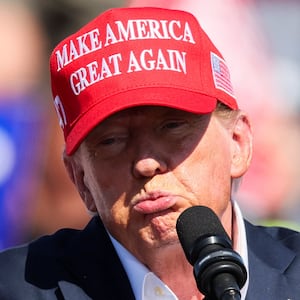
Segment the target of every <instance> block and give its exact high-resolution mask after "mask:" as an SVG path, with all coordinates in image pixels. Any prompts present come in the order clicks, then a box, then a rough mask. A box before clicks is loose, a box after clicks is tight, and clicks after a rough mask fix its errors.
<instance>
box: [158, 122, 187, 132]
mask: <svg viewBox="0 0 300 300" xmlns="http://www.w3.org/2000/svg"><path fill="white" fill-rule="evenodd" d="M185 124H186V122H185V121H182V120H170V121H166V122H164V124H163V125H162V129H166V130H171V129H180V128H182V127H183V126H184V125H185Z"/></svg>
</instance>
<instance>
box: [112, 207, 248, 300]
mask: <svg viewBox="0 0 300 300" xmlns="http://www.w3.org/2000/svg"><path fill="white" fill-rule="evenodd" d="M233 224H234V237H233V239H234V245H233V246H234V250H235V251H236V252H238V253H239V254H240V256H241V257H242V259H243V262H244V264H245V267H246V269H247V272H248V274H249V271H248V270H249V268H248V250H247V238H246V230H245V223H244V220H243V216H242V213H241V210H240V208H239V206H238V204H237V203H236V201H233ZM109 236H110V238H111V241H112V243H113V245H114V247H115V249H116V252H117V254H118V256H119V258H120V260H121V262H122V265H123V267H124V269H125V271H126V273H127V276H128V279H129V281H130V284H131V287H132V290H133V293H134V295H135V299H137V300H147V299H164V300H166V299H168V300H178V299H177V297H176V296H175V294H174V293H173V292H172V291H171V290H170V289H169V287H168V286H167V285H166V284H164V283H163V282H162V281H161V280H160V279H159V278H158V277H157V276H156V275H155V274H154V273H152V272H151V271H150V270H149V269H148V268H147V267H145V266H144V265H143V264H142V263H140V262H139V261H138V260H137V259H136V258H135V257H134V256H133V255H132V254H131V253H130V252H129V251H127V249H125V248H124V247H123V246H122V245H121V244H120V243H119V242H118V241H117V240H116V239H114V238H113V237H112V236H111V235H110V234H109ZM248 285H249V276H248V278H247V281H246V283H245V285H244V287H243V288H242V290H241V296H242V297H241V300H244V299H246V294H247V290H248Z"/></svg>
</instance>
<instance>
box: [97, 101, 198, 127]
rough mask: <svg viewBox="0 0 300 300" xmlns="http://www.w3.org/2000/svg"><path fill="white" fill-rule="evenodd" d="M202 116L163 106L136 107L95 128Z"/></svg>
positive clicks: (120, 112) (118, 113)
mask: <svg viewBox="0 0 300 300" xmlns="http://www.w3.org/2000/svg"><path fill="white" fill-rule="evenodd" d="M201 115H203V114H195V113H192V112H188V111H184V110H180V109H176V108H171V107H165V106H152V105H151V106H137V107H131V108H127V109H124V110H121V111H119V112H116V113H114V114H112V115H110V116H109V117H107V118H106V119H104V120H103V121H102V122H100V123H99V124H98V125H97V127H105V126H106V125H108V124H112V123H114V122H117V121H122V120H124V121H125V120H126V119H128V118H130V119H140V120H141V121H144V122H146V121H147V120H153V119H154V120H157V119H159V118H165V117H175V118H176V117H186V118H189V117H190V118H193V117H200V116H201Z"/></svg>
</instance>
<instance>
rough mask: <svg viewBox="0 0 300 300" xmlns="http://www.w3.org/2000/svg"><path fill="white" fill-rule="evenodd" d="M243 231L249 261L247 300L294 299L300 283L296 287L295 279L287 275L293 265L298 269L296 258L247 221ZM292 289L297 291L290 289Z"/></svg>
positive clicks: (276, 239) (299, 291) (299, 289)
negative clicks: (245, 235)
mask: <svg viewBox="0 0 300 300" xmlns="http://www.w3.org/2000/svg"><path fill="white" fill-rule="evenodd" d="M246 232H247V241H248V260H249V288H248V293H247V297H246V299H247V300H257V299H291V300H294V299H295V295H297V294H298V295H300V288H299V284H295V282H296V281H295V280H298V279H296V278H295V277H293V275H291V274H289V271H288V269H289V267H290V265H291V263H292V262H293V264H294V263H296V265H297V264H298V266H299V263H300V261H299V258H296V254H295V253H294V252H293V251H292V250H290V249H288V248H287V247H285V246H284V245H283V244H282V243H281V242H279V241H278V238H277V237H276V236H272V235H270V234H267V233H266V232H265V231H263V230H261V229H258V227H256V226H253V225H251V224H250V223H248V222H246ZM297 276H298V275H297ZM270 287H272V288H270ZM292 287H295V289H296V290H297V289H298V290H297V291H296V290H291V289H292Z"/></svg>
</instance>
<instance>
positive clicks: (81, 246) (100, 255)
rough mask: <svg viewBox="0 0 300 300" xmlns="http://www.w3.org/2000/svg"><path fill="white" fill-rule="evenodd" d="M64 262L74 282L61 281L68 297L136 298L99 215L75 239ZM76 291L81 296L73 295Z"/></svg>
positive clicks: (61, 286) (79, 299)
mask: <svg viewBox="0 0 300 300" xmlns="http://www.w3.org/2000/svg"><path fill="white" fill-rule="evenodd" d="M62 263H63V264H64V265H65V267H66V268H67V269H68V270H69V273H70V274H72V277H73V278H74V284H70V283H67V282H60V288H61V292H62V293H63V295H64V296H65V299H72V300H74V299H76V300H77V299H78V300H83V299H84V300H86V299H105V300H109V299H112V300H113V299H122V300H133V299H135V298H134V295H133V292H132V289H131V286H130V283H129V280H128V277H127V275H126V272H125V270H124V268H123V266H122V264H121V262H120V260H119V257H118V256H117V254H116V252H115V249H114V247H113V245H112V243H111V240H110V238H109V237H108V235H107V232H106V230H105V228H104V226H103V225H102V222H101V220H100V218H99V217H95V218H93V219H92V220H91V222H90V223H89V224H88V226H87V227H86V228H85V229H84V230H83V231H81V232H80V233H79V234H78V236H77V237H76V238H74V240H73V242H72V243H70V246H69V247H68V249H67V251H66V253H65V255H64V256H63V259H62ZM76 285H77V287H76ZM78 286H80V287H81V288H82V289H81V288H79V287H78ZM76 292H78V294H76V295H78V296H77V298H76V297H75V298H74V296H73V294H74V293H76Z"/></svg>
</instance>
